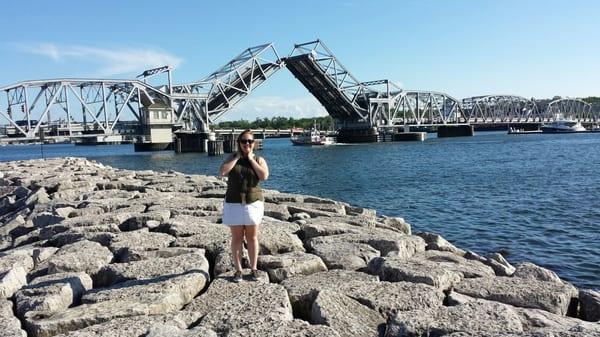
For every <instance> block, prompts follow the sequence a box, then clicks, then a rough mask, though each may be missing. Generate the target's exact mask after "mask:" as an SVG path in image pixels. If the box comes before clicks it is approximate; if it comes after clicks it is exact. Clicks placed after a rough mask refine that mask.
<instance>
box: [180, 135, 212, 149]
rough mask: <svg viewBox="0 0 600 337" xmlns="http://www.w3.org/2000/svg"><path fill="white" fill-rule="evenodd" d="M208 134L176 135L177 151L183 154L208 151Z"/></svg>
mask: <svg viewBox="0 0 600 337" xmlns="http://www.w3.org/2000/svg"><path fill="white" fill-rule="evenodd" d="M207 140H208V134H206V133H187V132H180V133H176V134H175V151H176V152H177V153H183V152H201V153H204V152H206V151H207V145H206V142H207Z"/></svg>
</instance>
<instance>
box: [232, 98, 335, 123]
mask: <svg viewBox="0 0 600 337" xmlns="http://www.w3.org/2000/svg"><path fill="white" fill-rule="evenodd" d="M326 115H327V111H326V110H325V108H324V107H323V106H322V105H321V103H319V102H318V101H317V100H316V99H315V98H314V97H312V96H305V97H296V98H283V97H277V96H263V97H248V98H247V99H245V100H243V101H242V102H240V104H238V105H237V106H236V107H235V108H234V109H232V110H231V111H230V112H229V113H227V114H226V115H225V116H223V118H222V119H221V120H223V121H225V120H240V119H245V120H249V121H253V120H255V119H256V118H264V117H268V118H272V117H276V116H283V117H293V118H310V117H317V116H326Z"/></svg>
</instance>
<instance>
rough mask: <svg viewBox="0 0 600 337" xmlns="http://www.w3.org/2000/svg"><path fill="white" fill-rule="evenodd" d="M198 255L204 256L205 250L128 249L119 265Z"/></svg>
mask: <svg viewBox="0 0 600 337" xmlns="http://www.w3.org/2000/svg"><path fill="white" fill-rule="evenodd" d="M190 253H197V254H200V255H204V249H199V248H181V247H166V248H158V249H150V250H145V249H138V248H136V247H128V248H126V249H125V250H124V251H123V253H122V254H121V256H120V259H119V263H127V262H133V261H142V260H150V259H164V258H169V257H175V256H179V255H183V254H190Z"/></svg>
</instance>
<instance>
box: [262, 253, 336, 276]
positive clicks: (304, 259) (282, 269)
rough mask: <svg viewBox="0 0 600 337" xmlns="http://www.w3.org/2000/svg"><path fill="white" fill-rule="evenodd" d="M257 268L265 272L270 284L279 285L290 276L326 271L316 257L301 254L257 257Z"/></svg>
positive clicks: (319, 259)
mask: <svg viewBox="0 0 600 337" xmlns="http://www.w3.org/2000/svg"><path fill="white" fill-rule="evenodd" d="M258 268H259V269H262V270H266V271H267V273H268V274H269V279H270V280H271V282H275V283H280V282H281V281H283V280H285V279H287V278H290V277H291V276H292V275H298V274H301V275H309V274H314V273H317V272H321V271H327V267H326V266H325V264H324V263H323V261H322V260H321V258H319V257H318V256H316V255H313V254H306V253H301V252H292V253H284V254H281V255H259V256H258Z"/></svg>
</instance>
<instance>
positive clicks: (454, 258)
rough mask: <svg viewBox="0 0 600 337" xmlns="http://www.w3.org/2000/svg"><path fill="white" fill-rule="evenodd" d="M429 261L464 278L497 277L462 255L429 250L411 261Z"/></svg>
mask: <svg viewBox="0 0 600 337" xmlns="http://www.w3.org/2000/svg"><path fill="white" fill-rule="evenodd" d="M420 259H423V260H428V261H431V262H436V263H437V264H438V265H439V266H441V267H443V268H445V269H447V270H451V271H456V272H458V273H460V274H461V275H462V277H464V278H475V277H486V276H489V277H492V276H495V274H494V270H493V269H492V268H491V267H489V266H487V265H485V264H483V263H481V262H479V261H475V260H467V259H465V258H463V257H461V256H460V255H456V254H455V253H452V252H448V251H438V250H428V251H425V252H421V253H417V254H415V255H414V256H413V257H412V258H411V260H420Z"/></svg>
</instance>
